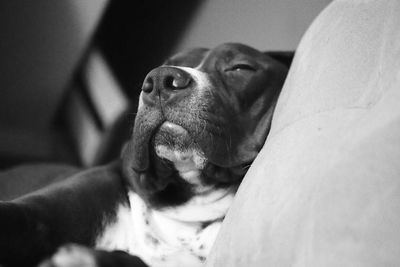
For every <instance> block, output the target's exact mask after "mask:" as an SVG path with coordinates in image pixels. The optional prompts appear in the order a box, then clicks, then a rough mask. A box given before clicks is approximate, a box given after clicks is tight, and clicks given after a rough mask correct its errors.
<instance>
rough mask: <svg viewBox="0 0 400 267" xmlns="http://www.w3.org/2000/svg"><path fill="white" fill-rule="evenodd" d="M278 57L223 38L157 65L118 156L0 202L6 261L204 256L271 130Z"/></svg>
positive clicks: (175, 260)
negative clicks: (32, 191)
mask: <svg viewBox="0 0 400 267" xmlns="http://www.w3.org/2000/svg"><path fill="white" fill-rule="evenodd" d="M281 59H285V60H287V59H288V58H285V57H284V56H282V55H281V54H279V53H271V54H269V53H261V52H259V51H257V50H255V49H253V48H250V47H248V46H245V45H241V44H223V45H220V46H218V47H216V48H214V49H192V50H188V51H185V52H182V53H179V54H177V55H175V56H173V57H171V58H170V59H168V60H167V61H166V62H165V63H164V64H163V65H162V66H160V67H157V68H155V69H153V70H152V71H150V73H149V74H148V75H147V76H146V77H145V79H144V82H143V85H142V88H141V94H140V102H139V109H138V112H137V115H136V120H135V124H134V128H133V133H132V137H131V139H130V141H129V142H128V143H127V145H126V146H125V148H124V149H123V152H122V157H121V160H116V161H115V162H113V163H111V164H109V165H106V166H101V167H96V168H93V169H89V170H86V171H83V172H81V173H78V174H76V175H74V176H73V177H70V178H68V179H66V180H65V181H63V182H61V183H58V184H54V185H52V186H50V187H47V188H44V189H42V190H40V191H38V192H35V193H31V194H29V195H27V196H23V197H21V198H19V199H16V200H14V201H10V202H1V203H0V265H4V266H34V265H37V264H40V265H41V266H132V267H133V266H174V267H176V266H185V267H189V266H202V265H203V263H204V261H205V259H206V257H207V255H208V253H209V252H210V249H211V247H212V245H213V243H214V240H215V238H216V235H217V233H218V231H219V228H220V226H221V223H222V221H223V219H224V217H225V215H226V213H227V211H228V209H229V207H230V205H231V202H232V199H233V197H234V194H235V192H236V190H237V188H238V186H239V184H240V182H241V180H242V178H243V177H244V175H245V173H246V171H247V170H248V168H249V166H250V165H251V163H252V162H253V160H254V159H255V157H256V156H257V154H258V152H259V151H260V150H261V148H262V146H263V144H264V142H265V139H266V137H267V135H268V131H269V127H270V123H271V118H272V114H273V110H274V106H275V103H276V101H277V98H278V95H279V93H280V90H281V88H282V86H283V83H284V80H285V77H286V74H287V71H288V64H287V62H285V63H282V62H280V61H281ZM71 244H74V245H71Z"/></svg>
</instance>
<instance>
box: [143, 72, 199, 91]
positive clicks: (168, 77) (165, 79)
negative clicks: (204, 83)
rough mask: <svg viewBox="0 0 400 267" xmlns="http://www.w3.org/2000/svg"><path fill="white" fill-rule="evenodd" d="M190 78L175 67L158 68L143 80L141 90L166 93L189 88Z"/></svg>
mask: <svg viewBox="0 0 400 267" xmlns="http://www.w3.org/2000/svg"><path fill="white" fill-rule="evenodd" d="M191 81H192V78H191V76H190V74H189V73H187V72H185V71H184V70H181V69H179V68H175V67H159V68H156V69H154V70H152V71H151V72H150V73H149V74H148V75H147V77H146V78H145V80H144V83H143V86H142V90H143V92H145V93H151V92H152V91H159V92H168V91H173V90H181V89H186V88H188V87H189V85H190V83H191Z"/></svg>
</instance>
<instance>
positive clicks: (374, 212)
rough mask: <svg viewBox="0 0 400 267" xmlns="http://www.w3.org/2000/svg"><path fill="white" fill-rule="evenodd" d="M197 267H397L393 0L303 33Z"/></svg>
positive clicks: (398, 86) (399, 8)
mask: <svg viewBox="0 0 400 267" xmlns="http://www.w3.org/2000/svg"><path fill="white" fill-rule="evenodd" d="M207 266H230V267H235V266H252V267H257V266H260V267H261V266H274V267H277V266H307V267H310V266H324V267H326V266H352V267H353V266H400V1H396V0H392V1H390V0H387V1H381V0H369V1H336V2H333V3H332V4H331V5H330V6H328V8H326V9H325V10H324V11H323V12H322V13H321V14H320V15H319V17H317V19H316V20H315V21H314V23H313V24H312V25H311V27H310V28H309V29H308V31H307V33H306V34H305V36H304V37H303V39H302V41H301V43H300V45H299V48H298V50H297V54H296V57H295V59H294V62H293V65H292V68H291V71H290V73H289V76H288V79H287V81H286V83H285V86H284V88H283V91H282V94H281V96H280V99H279V102H278V105H277V107H276V113H275V116H274V119H273V123H272V129H271V133H270V136H269V138H268V140H267V142H266V144H265V146H264V148H263V150H262V151H261V153H260V154H259V156H258V157H257V159H256V161H255V162H254V164H253V165H252V167H251V169H250V170H249V172H248V174H247V175H246V177H245V179H244V182H243V184H242V185H241V187H240V189H239V192H238V194H237V198H236V199H235V201H234V204H233V206H232V208H231V209H230V211H229V213H228V215H227V217H226V220H225V223H224V226H223V228H222V230H221V232H220V235H219V237H218V239H217V241H216V244H215V246H214V248H213V250H212V254H211V256H210V257H209V260H208V265H207Z"/></svg>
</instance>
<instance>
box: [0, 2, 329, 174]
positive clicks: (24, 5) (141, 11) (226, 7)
mask: <svg viewBox="0 0 400 267" xmlns="http://www.w3.org/2000/svg"><path fill="white" fill-rule="evenodd" d="M329 3H330V1H329V0H247V1H240V0H229V1H228V0H202V1H200V0H191V1H187V0H174V1H165V0H164V1H162V0H153V1H122V0H57V1H54V0H39V1H25V0H13V1H7V0H1V1H0V36H1V38H0V169H4V168H7V167H10V166H13V165H15V164H21V163H26V162H64V163H70V164H75V165H78V166H92V165H97V164H102V163H104V162H107V161H109V160H111V159H113V158H115V157H118V156H119V151H120V148H121V145H122V143H123V142H124V140H125V139H126V138H127V136H128V135H129V133H130V129H131V127H132V123H133V120H134V112H135V110H136V102H137V97H138V94H139V90H140V87H141V82H142V80H143V78H144V77H145V75H146V73H147V72H148V71H150V70H151V69H152V68H154V67H155V66H157V65H159V64H161V63H162V62H163V61H164V60H165V59H166V58H167V57H168V56H169V55H171V54H173V53H174V52H176V51H179V50H182V49H186V48H189V47H194V46H201V47H214V46H216V45H218V44H220V43H223V42H232V41H233V42H242V43H246V44H248V45H251V46H253V47H255V48H258V49H260V50H263V51H266V50H295V48H296V47H297V45H298V43H299V41H300V38H301V36H302V35H303V33H304V32H305V30H306V29H307V27H308V26H309V25H310V23H311V22H312V21H313V19H314V18H315V17H316V16H317V15H318V14H319V12H320V11H321V10H322V9H323V8H324V7H325V6H326V5H328V4H329Z"/></svg>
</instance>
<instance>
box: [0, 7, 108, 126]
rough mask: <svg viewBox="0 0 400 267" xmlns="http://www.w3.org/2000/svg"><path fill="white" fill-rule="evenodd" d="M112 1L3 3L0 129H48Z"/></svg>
mask: <svg viewBox="0 0 400 267" xmlns="http://www.w3.org/2000/svg"><path fill="white" fill-rule="evenodd" d="M106 3H107V0H95V1H93V0H92V1H80V0H57V1H54V0H40V1H25V0H12V1H0V40H1V41H0V130H1V129H10V128H17V129H20V128H24V129H26V130H28V131H30V130H42V129H44V128H46V127H48V124H49V122H50V120H51V119H52V118H53V116H54V112H55V111H56V109H57V106H58V104H59V102H60V99H61V97H62V95H63V89H64V88H65V84H66V82H67V80H68V78H69V76H70V74H71V71H72V70H73V68H74V66H75V64H76V62H77V60H78V58H79V56H80V55H81V53H82V49H83V48H84V46H85V44H86V42H87V40H88V38H89V36H90V34H91V33H92V31H93V29H94V26H95V24H96V22H97V20H98V18H99V15H100V14H101V12H102V9H103V8H104V6H105V4H106Z"/></svg>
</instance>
